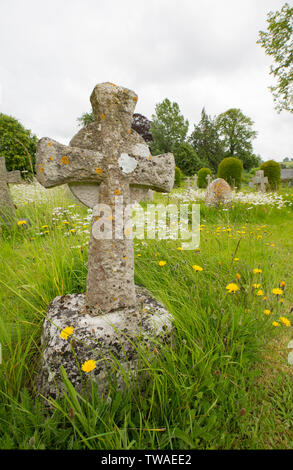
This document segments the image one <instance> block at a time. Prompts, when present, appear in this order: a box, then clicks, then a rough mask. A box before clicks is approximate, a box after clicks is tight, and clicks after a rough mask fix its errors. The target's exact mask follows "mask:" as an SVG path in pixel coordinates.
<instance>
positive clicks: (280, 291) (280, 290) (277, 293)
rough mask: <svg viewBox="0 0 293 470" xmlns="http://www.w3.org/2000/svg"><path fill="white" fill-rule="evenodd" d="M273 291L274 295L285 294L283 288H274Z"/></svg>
mask: <svg viewBox="0 0 293 470" xmlns="http://www.w3.org/2000/svg"><path fill="white" fill-rule="evenodd" d="M272 293H273V294H274V295H283V291H282V289H273V290H272Z"/></svg>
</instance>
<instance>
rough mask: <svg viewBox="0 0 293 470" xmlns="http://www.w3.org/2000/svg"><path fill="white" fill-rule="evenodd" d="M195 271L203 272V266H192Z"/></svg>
mask: <svg viewBox="0 0 293 470" xmlns="http://www.w3.org/2000/svg"><path fill="white" fill-rule="evenodd" d="M192 267H193V269H194V271H202V270H203V269H202V267H201V266H197V265H196V264H195V265H194V266H192Z"/></svg>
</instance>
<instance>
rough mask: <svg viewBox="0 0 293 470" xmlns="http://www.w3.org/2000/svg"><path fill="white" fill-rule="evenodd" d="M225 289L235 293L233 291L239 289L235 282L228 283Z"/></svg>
mask: <svg viewBox="0 0 293 470" xmlns="http://www.w3.org/2000/svg"><path fill="white" fill-rule="evenodd" d="M226 289H227V290H228V291H229V294H231V293H233V294H235V292H237V291H238V290H240V289H239V287H238V286H237V284H234V283H233V282H231V283H230V284H228V285H227V286H226Z"/></svg>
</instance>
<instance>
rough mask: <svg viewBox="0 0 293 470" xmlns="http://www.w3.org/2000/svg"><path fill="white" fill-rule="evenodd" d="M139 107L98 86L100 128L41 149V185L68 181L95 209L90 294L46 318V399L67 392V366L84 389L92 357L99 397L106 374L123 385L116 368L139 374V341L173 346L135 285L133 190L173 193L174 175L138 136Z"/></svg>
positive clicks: (46, 142)
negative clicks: (134, 124)
mask: <svg viewBox="0 0 293 470" xmlns="http://www.w3.org/2000/svg"><path fill="white" fill-rule="evenodd" d="M136 102H137V95H136V94H135V93H134V92H133V91H131V90H128V89H126V88H123V87H119V86H116V85H113V84H111V83H102V84H99V85H97V86H96V87H95V89H94V90H93V92H92V95H91V103H92V107H93V111H94V115H95V122H94V123H92V124H90V125H88V126H87V127H85V128H83V129H81V130H80V131H79V132H78V133H77V134H76V136H75V137H73V139H72V140H71V142H70V146H68V147H67V146H65V145H61V144H59V143H58V142H56V141H54V140H52V139H49V138H43V139H41V140H40V141H39V142H38V145H37V152H36V170H37V178H38V180H39V182H40V183H41V184H43V185H44V186H45V187H47V188H50V187H54V186H58V185H61V184H65V183H67V184H69V187H70V188H71V190H72V191H73V193H74V194H77V195H78V197H79V198H80V200H81V201H83V202H84V203H85V204H86V205H87V206H88V207H93V220H92V229H91V239H90V245H89V257H88V276H87V292H86V294H70V295H65V296H62V297H56V298H55V300H53V302H52V303H51V304H50V306H49V309H48V312H47V315H46V319H45V321H44V325H43V335H42V344H43V345H46V347H45V350H44V354H43V359H42V367H41V373H40V377H39V384H38V385H39V389H40V390H41V391H42V393H44V394H45V395H50V394H53V395H56V393H57V390H60V391H61V390H62V382H61V376H60V366H61V365H63V367H64V368H65V370H66V372H67V375H68V377H69V379H70V380H71V382H72V383H73V385H74V386H76V387H77V388H79V387H80V384H81V375H80V370H79V366H78V365H77V362H78V363H79V365H81V364H83V363H84V362H86V361H87V360H93V361H96V362H95V368H94V369H93V370H92V372H91V378H92V379H93V381H94V382H95V383H97V385H98V388H99V391H100V392H101V393H106V391H107V381H106V380H105V376H108V375H109V376H113V374H116V375H117V382H118V385H122V384H123V380H122V377H121V371H120V373H119V365H118V367H117V364H119V363H120V364H122V366H124V367H125V369H126V370H128V371H131V370H135V368H136V366H137V361H138V353H137V346H138V343H139V342H140V341H141V342H142V343H144V344H145V343H147V344H148V346H149V350H150V351H151V348H152V346H151V345H152V344H153V342H154V341H165V340H166V341H167V340H168V338H169V336H170V333H171V331H172V317H171V315H170V313H169V312H167V311H166V310H165V309H164V307H163V306H162V305H161V304H160V303H159V302H157V301H156V300H154V299H153V298H152V296H151V295H150V293H149V292H147V291H145V290H144V289H142V288H139V287H137V286H135V284H134V255H133V243H132V238H131V230H130V229H129V227H131V213H130V211H127V210H126V205H128V204H129V203H130V201H131V189H130V187H131V186H134V187H138V188H139V187H141V186H142V187H143V188H149V189H154V190H156V191H161V192H169V191H171V189H172V187H173V183H174V173H175V162H174V157H173V155H172V154H165V155H160V156H157V157H152V156H151V155H150V153H149V149H148V146H147V145H146V144H145V143H143V142H142V140H141V138H140V139H139V140H138V139H137V136H136V135H133V134H132V132H131V120H132V114H133V111H134V108H135V105H136ZM113 214H114V217H113ZM117 219H118V220H119V221H120V223H118V224H117ZM114 225H115V227H114ZM102 228H103V230H104V231H102V230H101V229H102ZM113 228H115V231H114V230H113ZM67 327H68V328H69V330H68V329H66V328H67ZM64 330H65V332H64ZM62 331H63V334H62ZM68 331H70V332H72V336H71V335H70V336H67V334H66V332H68ZM60 332H61V334H60ZM138 336H139V337H140V339H139V340H138V339H137V338H138ZM71 338H73V339H72V341H70V339H71ZM73 344H74V353H73V351H72V346H73ZM117 361H118V362H117Z"/></svg>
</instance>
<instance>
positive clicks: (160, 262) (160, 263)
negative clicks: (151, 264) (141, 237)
mask: <svg viewBox="0 0 293 470" xmlns="http://www.w3.org/2000/svg"><path fill="white" fill-rule="evenodd" d="M166 263H167V261H159V266H165V264H166Z"/></svg>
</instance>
